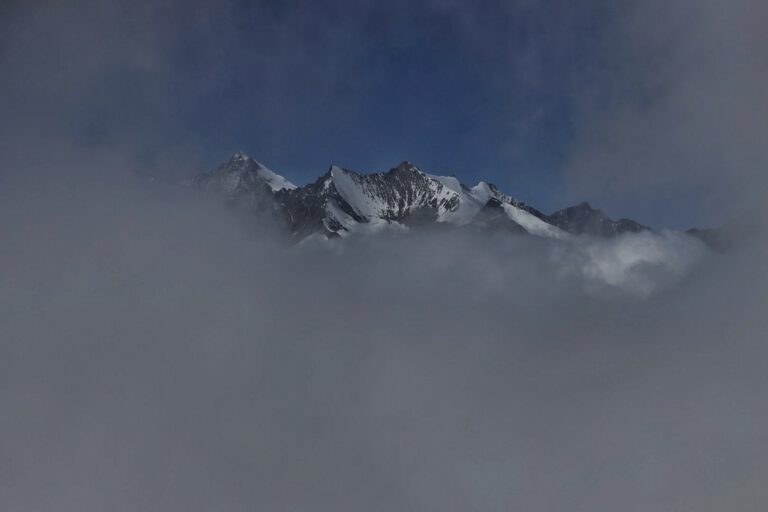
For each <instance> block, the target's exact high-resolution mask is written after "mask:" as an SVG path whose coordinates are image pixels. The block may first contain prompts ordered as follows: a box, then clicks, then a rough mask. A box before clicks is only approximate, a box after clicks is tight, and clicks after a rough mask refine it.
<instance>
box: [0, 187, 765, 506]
mask: <svg viewBox="0 0 768 512" xmlns="http://www.w3.org/2000/svg"><path fill="white" fill-rule="evenodd" d="M77 176H79V177H77ZM115 176H119V174H114V173H111V174H109V175H106V176H105V175H104V174H100V173H85V175H82V174H79V173H75V172H72V173H70V174H69V175H68V176H67V179H66V180H57V179H53V178H51V179H48V180H42V183H43V184H44V185H42V186H36V187H29V186H28V184H27V183H26V182H25V183H24V185H23V186H22V185H19V186H17V187H15V188H14V187H11V188H8V189H5V193H4V194H3V195H4V197H3V201H2V215H0V218H2V219H3V220H2V226H1V228H2V229H1V232H2V233H3V237H4V243H3V244H2V249H0V257H1V258H2V261H3V273H2V295H1V296H0V325H2V326H3V335H2V343H0V351H1V352H0V375H2V386H1V387H0V401H1V402H2V403H3V408H2V412H1V413H0V438H1V439H2V445H3V450H2V452H3V461H2V465H0V476H1V477H0V482H1V483H0V505H1V506H2V508H3V509H7V510H22V509H23V510H73V511H74V510H101V509H113V510H164V511H168V510H210V509H217V510H253V509H259V510H360V509H366V510H467V509H472V510H509V509H524V510H542V511H545V510H553V509H565V508H567V509H569V510H584V511H587V510H588V511H596V510H597V511H601V510H605V511H609V510H616V509H621V510H630V511H631V510H638V511H640V510H648V509H667V508H676V509H677V510H691V511H693V510H696V511H708V510H712V511H716V510H722V509H724V508H728V509H736V510H760V509H761V507H762V505H763V504H764V503H765V502H766V498H768V496H766V494H765V486H764V485H763V483H762V482H763V476H764V475H765V472H766V470H768V467H766V463H765V461H766V460H768V457H766V455H768V454H766V453H764V452H765V449H763V448H762V447H763V446H768V444H767V443H766V441H768V439H766V437H767V435H768V431H767V430H766V428H765V425H766V420H768V409H766V408H765V407H764V405H763V402H764V400H763V399H762V398H763V397H762V390H763V389H764V388H765V385H766V384H768V383H766V377H765V375H766V373H765V371H764V364H765V361H766V356H768V353H766V348H765V345H764V343H763V341H764V339H763V338H764V336H763V333H764V332H766V328H768V325H766V320H765V315H764V314H763V312H764V310H765V306H766V294H765V284H764V282H763V281H761V280H758V279H755V276H758V275H765V270H766V268H765V263H764V262H765V261H766V260H765V259H764V258H755V254H760V251H761V250H762V248H761V246H759V245H755V246H753V247H745V248H744V249H743V250H741V251H735V252H732V253H728V254H725V255H722V254H721V255H717V254H714V253H710V252H708V251H706V250H705V249H704V248H703V247H702V246H701V245H699V244H698V242H696V241H695V240H692V239H689V238H688V237H685V236H684V235H675V234H663V235H651V234H643V235H631V236H625V237H620V238H616V239H614V240H610V241H598V240H584V241H583V242H578V243H575V244H561V243H560V242H558V241H549V240H540V239H535V238H532V237H520V236H509V235H503V236H502V235H498V236H490V235H488V234H477V233H475V234H472V233H469V234H454V235H450V234H445V233H422V234H419V235H417V234H415V233H414V234H413V236H391V237H389V236H382V237H374V238H370V237H368V238H367V237H359V238H352V239H349V240H346V241H343V242H339V243H335V244H320V245H317V246H313V245H304V246H300V247H290V248H289V247H286V246H285V245H282V244H279V243H276V242H275V241H274V236H275V235H274V234H272V233H269V232H268V231H257V230H255V228H254V227H253V224H252V223H250V222H244V221H242V219H238V218H237V217H235V216H233V215H232V213H231V212H228V211H224V210H221V209H220V208H219V207H218V206H217V205H208V204H200V203H197V202H194V201H193V200H192V199H191V198H188V197H184V196H183V195H179V194H178V193H176V192H173V191H168V190H166V189H163V188H161V187H159V186H158V185H156V184H153V185H151V186H148V185H147V184H146V183H137V181H136V180H135V179H130V178H126V179H117V178H115ZM755 244H758V243H757V242H755ZM762 247H764V246H762ZM747 249H748V250H747Z"/></svg>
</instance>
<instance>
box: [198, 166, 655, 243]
mask: <svg viewBox="0 0 768 512" xmlns="http://www.w3.org/2000/svg"><path fill="white" fill-rule="evenodd" d="M189 183H190V184H191V185H192V186H193V188H195V189H196V190H199V191H202V192H203V193H205V194H207V195H209V194H210V195H216V196H218V197H221V198H223V199H224V200H225V201H227V202H228V203H230V204H232V205H234V206H235V207H236V208H237V209H238V210H242V211H245V212H248V213H249V214H250V215H253V216H257V217H259V218H267V217H268V218H270V219H272V220H277V221H278V222H279V224H280V225H282V227H283V228H284V229H285V230H286V231H288V232H289V233H290V234H291V236H292V237H293V239H294V240H297V241H298V240H303V239H304V238H307V237H309V236H312V235H321V236H324V237H328V238H331V237H336V236H340V235H341V236H344V235H345V234H346V233H348V232H352V231H360V232H371V231H375V230H378V229H381V228H383V227H386V226H387V225H394V226H401V227H403V226H408V227H413V226H435V227H438V226H441V227H450V226H475V227H478V228H482V229H494V230H503V231H508V232H512V233H528V232H531V231H530V230H531V229H533V228H532V227H531V226H533V227H536V226H535V225H536V223H538V225H539V226H546V225H547V224H549V225H551V226H555V227H556V228H559V230H562V231H559V230H558V229H554V228H549V227H548V228H547V230H544V231H542V230H541V228H538V229H537V230H535V231H537V232H538V233H539V234H542V232H545V236H547V235H550V236H551V235H552V232H554V235H557V236H558V237H559V236H560V235H558V233H559V234H563V232H566V233H571V234H577V235H578V234H589V235H594V236H603V237H610V236H615V235H617V234H620V233H626V232H638V231H643V230H646V229H648V228H647V227H645V226H643V225H641V224H639V223H637V222H634V221H632V220H629V219H619V220H617V221H614V220H612V219H610V218H609V217H608V216H607V215H605V214H604V213H603V212H602V211H600V210H597V209H594V208H592V207H591V206H590V205H589V204H588V203H581V204H579V205H577V206H572V207H570V208H565V209H563V210H559V211H557V212H555V213H553V214H552V215H544V214H543V213H541V212H540V211H539V210H537V209H535V208H533V207H531V206H529V205H527V204H525V203H523V202H521V201H519V200H517V199H515V198H514V197H511V196H509V195H507V194H505V193H503V192H502V191H501V190H499V189H498V188H497V187H496V186H494V185H491V184H488V183H485V182H480V183H479V184H478V185H477V186H475V187H472V188H470V187H467V186H466V185H464V184H461V183H460V182H459V181H458V180H457V179H456V178H454V177H445V176H432V175H429V174H427V173H425V172H423V171H422V170H420V169H419V168H418V167H416V166H415V165H413V164H412V163H410V162H402V163H401V164H399V165H398V166H397V167H394V168H392V169H390V170H389V171H386V172H381V173H373V174H362V173H358V172H354V171H349V170H346V169H342V168H340V167H336V166H332V167H331V168H330V169H329V170H328V171H327V172H326V173H325V174H323V175H322V176H320V177H319V178H318V179H317V180H316V181H315V182H313V183H310V184H308V185H305V186H303V187H296V186H295V185H293V184H292V183H290V182H288V181H287V180H285V178H283V177H282V176H279V175H277V174H275V173H273V172H272V171H270V170H269V169H267V168H266V167H264V166H263V165H261V164H259V163H258V162H256V161H255V160H253V159H252V158H251V157H249V156H247V155H244V154H242V153H237V154H235V155H234V156H233V157H232V158H231V159H230V160H229V161H228V162H227V163H225V164H223V165H221V166H219V167H217V168H216V169H215V170H213V171H212V172H210V173H205V174H201V175H199V176H196V177H194V178H193V179H192V180H190V181H189ZM544 223H546V224H544Z"/></svg>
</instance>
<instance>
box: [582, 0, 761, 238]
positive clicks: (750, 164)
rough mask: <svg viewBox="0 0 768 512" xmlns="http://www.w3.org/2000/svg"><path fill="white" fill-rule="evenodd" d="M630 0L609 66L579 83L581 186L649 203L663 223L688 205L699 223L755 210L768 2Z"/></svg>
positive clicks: (603, 195)
mask: <svg viewBox="0 0 768 512" xmlns="http://www.w3.org/2000/svg"><path fill="white" fill-rule="evenodd" d="M622 5H623V7H622V8H621V9H617V10H616V15H615V16H614V17H613V18H612V21H613V23H612V24H611V28H610V30H609V34H610V37H606V39H605V41H604V42H605V53H604V55H603V56H604V60H605V64H604V66H603V67H602V68H600V69H598V70H594V71H593V76H592V78H593V79H592V80H587V81H585V82H583V83H582V87H580V88H578V89H577V90H576V91H575V93H576V95H577V96H580V97H581V100H580V101H581V105H582V107H581V110H580V112H581V113H580V115H579V116H578V121H577V127H578V130H577V131H576V133H577V140H576V141H575V142H574V144H573V150H572V154H571V159H570V163H569V165H568V169H569V174H568V175H569V176H570V179H571V182H572V185H573V190H574V197H583V196H584V194H587V195H590V196H591V197H593V198H594V199H595V200H596V201H598V202H599V203H600V204H604V205H606V206H607V207H609V208H610V209H611V210H612V211H621V212H622V214H627V215H630V216H631V215H636V214H640V213H641V212H643V215H644V216H645V218H647V219H648V222H651V223H654V224H657V225H658V224H665V223H668V222H669V219H670V218H672V217H673V216H675V215H679V213H678V214H676V213H675V212H677V211H678V210H679V208H680V205H681V204H684V205H686V208H687V209H688V213H687V215H686V216H687V217H689V219H690V220H686V222H688V223H689V225H690V224H691V223H693V222H698V223H700V224H705V225H707V224H708V225H717V224H719V223H721V222H723V220H724V218H728V217H729V216H738V215H743V214H744V213H745V211H748V210H749V209H750V208H754V207H755V206H754V205H756V204H759V203H761V202H762V199H763V195H764V194H763V193H762V191H763V190H765V189H766V187H768V182H766V179H765V177H766V172H765V169H766V168H767V167H768V152H766V146H765V144H764V142H763V141H765V140H766V137H768V103H767V102H766V101H765V91H764V89H765V88H764V87H763V84H764V83H766V81H768V64H767V63H766V59H765V58H764V55H765V52H766V49H768V36H767V35H766V31H765V30H764V28H763V26H762V24H761V22H760V21H759V20H762V19H765V18H766V16H768V7H767V5H768V4H766V3H765V2H761V1H759V0H734V1H720V0H706V1H698V0H692V1H682V2H675V3H674V4H668V3H667V2H658V1H653V0H652V1H639V2H627V3H625V4H622ZM651 204H653V205H655V207H656V210H657V212H656V213H655V214H654V213H647V209H648V207H649V205H651ZM681 218H683V216H681ZM682 225H685V224H682Z"/></svg>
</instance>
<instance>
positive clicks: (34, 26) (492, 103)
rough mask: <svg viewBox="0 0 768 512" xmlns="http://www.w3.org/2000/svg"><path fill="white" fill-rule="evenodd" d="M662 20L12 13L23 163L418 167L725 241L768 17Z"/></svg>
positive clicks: (8, 136) (290, 5) (421, 5)
mask: <svg viewBox="0 0 768 512" xmlns="http://www.w3.org/2000/svg"><path fill="white" fill-rule="evenodd" d="M661 6H662V3H661V2H660V1H659V2H657V1H655V0H654V1H652V2H634V1H626V2H619V3H617V2H603V1H599V0H590V1H587V2H572V1H560V0H551V1H546V0H545V1H538V2H536V1H531V0H512V1H493V0H492V1H480V2H461V1H458V0H427V1H421V2H412V1H404V0H393V1H388V2H375V1H347V0H326V1H322V2H317V1H314V2H310V1H301V0H298V1H274V2H273V1H260V2H258V1H257V2H232V1H225V2H203V1H193V2H174V1H169V2H149V3H144V4H143V5H136V3H135V2H121V1H118V0H109V1H87V2H84V3H78V5H77V6H73V5H66V3H65V2H61V3H57V2H35V3H34V5H33V4H30V3H28V2H17V3H16V4H7V5H6V6H5V7H4V8H3V9H4V12H3V16H2V20H3V21H2V29H3V31H2V32H3V42H4V44H3V45H2V53H1V54H0V56H1V57H2V66H3V69H5V70H7V73H6V74H7V76H8V77H9V78H8V79H7V81H6V83H5V84H4V85H3V91H2V92H4V94H3V98H4V100H2V101H5V103H6V104H5V107H6V111H7V112H10V115H9V116H7V117H6V121H11V122H9V123H7V126H6V129H5V130H4V131H3V134H4V135H5V137H4V139H5V144H7V149H11V150H16V149H18V148H19V147H20V146H25V145H27V144H30V145H31V144H32V143H33V141H34V144H39V143H40V142H41V141H42V140H43V136H44V134H47V135H48V136H50V137H51V138H55V139H57V140H59V139H61V138H62V137H66V138H67V139H68V143H70V144H76V145H80V146H84V147H85V148H97V149H101V150H103V149H105V148H115V147H119V148H121V151H123V152H126V153H130V154H131V156H132V158H135V159H137V160H138V161H139V162H144V163H145V164H146V165H147V168H151V169H154V170H155V171H153V172H169V173H170V172H171V171H170V170H162V169H164V168H168V169H171V168H174V169H173V171H175V172H177V173H182V172H186V170H187V169H188V168H190V169H193V170H195V171H198V170H203V169H208V168H210V167H212V166H214V165H216V164H217V163H219V162H221V161H222V160H224V159H226V158H227V157H228V156H229V154H231V153H233V152H234V151H236V150H244V151H246V152H248V153H249V154H251V155H252V156H254V157H255V158H256V159H258V160H260V161H262V162H263V163H265V164H266V165H268V166H269V167H271V168H273V169H274V170H276V171H278V172H280V173H282V174H284V175H286V176H287V177H288V178H289V179H291V180H293V181H295V182H297V183H300V184H301V183H306V182H308V181H310V180H312V179H314V178H315V177H317V176H318V175H319V174H321V173H322V172H324V170H325V169H326V168H327V167H328V166H329V165H330V164H332V163H334V164H338V165H341V166H344V167H347V168H350V169H355V170H361V171H377V170H384V169H387V168H389V167H392V166H394V165H396V164H397V163H398V162H400V161H402V160H411V161H413V162H415V163H416V164H417V165H419V166H420V167H422V168H424V169H426V170H428V171H430V172H433V173H438V174H456V175H457V176H458V177H459V178H461V179H462V180H463V181H465V182H468V183H474V182H476V181H477V180H479V179H486V180H489V181H492V182H494V183H496V184H497V185H499V186H500V187H502V188H503V189H504V190H506V191H508V192H509V193H510V194H512V195H514V196H517V197H519V198H520V199H522V200H524V201H526V202H529V203H531V204H533V205H535V206H537V207H538V208H540V209H542V210H545V211H551V210H554V209H556V208H559V207H562V206H565V205H567V204H572V203H574V202H578V201H581V200H583V199H587V200H590V201H592V202H593V203H595V204H596V205H597V206H599V207H603V208H605V209H606V210H607V211H608V212H609V213H610V214H612V215H614V216H622V215H626V216H632V217H635V218H637V219H638V220H640V221H643V222H647V223H650V224H653V225H657V226H672V227H685V226H689V225H692V224H709V223H717V222H720V221H722V220H723V217H724V216H726V215H727V214H728V213H731V212H728V213H723V212H716V213H713V212H712V211H711V208H710V206H711V204H712V203H713V202H722V201H724V200H726V199H727V198H728V197H732V195H731V196H729V195H728V194H729V193H731V194H733V189H739V190H740V191H741V190H744V189H745V188H749V187H744V186H743V185H744V183H743V182H744V180H743V179H737V180H735V181H733V182H732V180H730V179H725V180H724V179H723V176H727V175H734V174H736V175H739V173H742V172H745V173H747V175H748V176H751V174H750V173H751V172H752V171H744V170H743V169H745V168H748V169H754V168H759V167H760V165H761V164H764V163H765V161H766V158H765V153H764V151H763V150H762V144H761V143H760V142H759V141H760V140H762V139H761V136H762V135H763V134H766V133H768V130H766V129H765V121H764V119H765V118H766V116H763V114H764V113H765V112H764V111H765V109H766V107H764V106H762V105H760V101H759V100H761V99H764V95H763V94H762V92H761V89H760V88H758V87H755V86H754V84H755V83H759V80H758V79H759V78H762V77H763V76H764V74H765V73H764V71H765V65H764V64H763V63H762V61H763V59H761V58H760V56H761V55H762V53H761V52H760V51H759V50H760V49H761V48H765V44H764V42H765V37H764V36H763V35H761V34H762V31H761V30H760V29H759V27H758V26H757V25H751V24H750V21H749V20H752V19H759V16H758V15H759V14H760V13H761V12H764V11H765V8H763V7H761V6H760V4H759V3H758V2H753V1H748V0H745V1H740V2H735V3H734V4H733V5H732V6H729V7H728V11H727V12H726V11H725V7H724V4H723V3H722V2H717V1H707V2H692V1H688V0H686V1H685V2H681V3H680V5H676V6H674V7H669V8H666V7H665V10H664V16H659V15H658V13H659V7H661ZM755 49H757V51H756V50H755ZM717 84H721V85H717ZM724 91H725V93H724ZM681 98H683V99H681ZM756 105H757V106H756ZM24 128H26V129H27V131H24ZM745 131H746V132H750V133H751V134H752V136H751V137H744V133H743V132H745ZM22 139H23V140H22ZM20 140H21V143H20V142H19V141H20ZM735 144H738V145H739V146H740V149H738V150H734V149H733V147H734V145H735ZM736 167H738V169H736ZM681 169H685V170H691V171H690V172H687V171H681Z"/></svg>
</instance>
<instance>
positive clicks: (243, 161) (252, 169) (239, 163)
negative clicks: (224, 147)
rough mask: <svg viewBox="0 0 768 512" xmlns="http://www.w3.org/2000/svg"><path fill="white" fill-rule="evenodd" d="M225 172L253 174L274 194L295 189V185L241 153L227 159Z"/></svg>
mask: <svg viewBox="0 0 768 512" xmlns="http://www.w3.org/2000/svg"><path fill="white" fill-rule="evenodd" d="M226 172H228V173H237V174H245V173H255V174H256V175H257V176H258V177H259V178H260V179H261V180H263V181H264V182H266V183H267V185H269V187H270V188H271V189H272V190H273V191H274V192H277V191H278V190H283V189H288V190H292V189H294V188H296V185H294V184H293V183H291V182H290V181H288V180H287V179H285V178H284V177H283V176H281V175H279V174H277V173H276V172H274V171H272V170H271V169H269V168H268V167H267V166H266V165H264V164H262V163H260V162H257V161H256V160H254V159H253V158H252V157H251V156H249V155H248V154H246V153H244V152H243V151H238V152H237V153H235V154H234V155H232V158H230V159H229V162H228V164H227V165H226Z"/></svg>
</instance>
